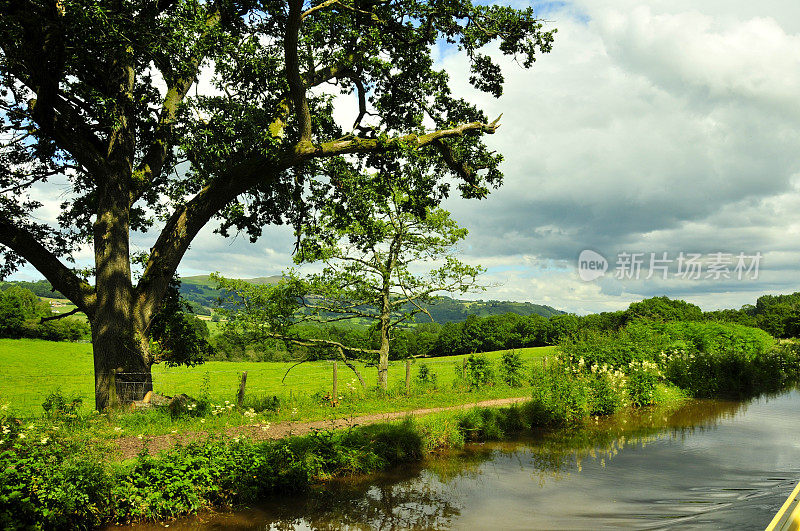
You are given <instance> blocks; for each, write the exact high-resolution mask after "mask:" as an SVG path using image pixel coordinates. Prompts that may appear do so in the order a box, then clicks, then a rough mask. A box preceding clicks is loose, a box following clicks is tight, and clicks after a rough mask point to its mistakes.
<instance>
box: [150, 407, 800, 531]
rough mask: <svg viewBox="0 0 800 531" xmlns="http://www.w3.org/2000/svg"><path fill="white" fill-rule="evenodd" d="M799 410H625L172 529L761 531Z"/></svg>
mask: <svg viewBox="0 0 800 531" xmlns="http://www.w3.org/2000/svg"><path fill="white" fill-rule="evenodd" d="M798 406H800V395H798V393H796V392H791V393H787V394H784V395H782V396H779V397H772V398H763V399H760V400H756V401H753V402H751V403H742V402H733V401H711V400H704V401H693V402H690V403H687V404H685V405H682V406H680V407H673V408H663V407H662V408H654V409H647V410H640V411H628V412H625V413H623V414H619V415H616V416H613V417H609V418H598V419H592V420H591V421H590V422H589V423H588V425H587V426H586V428H585V429H581V430H572V431H557V432H549V433H544V432H543V433H538V434H534V435H533V436H531V437H529V438H527V439H525V440H519V441H514V442H502V443H491V444H472V445H468V446H467V448H465V449H464V450H463V451H459V452H453V453H450V454H447V455H441V456H438V457H436V458H433V459H430V460H428V461H427V462H425V463H423V464H421V465H418V466H406V467H403V468H402V469H398V470H394V471H391V472H389V473H384V474H380V475H375V476H370V477H364V478H359V479H357V480H348V481H339V482H334V483H330V484H328V485H326V487H325V488H324V489H321V490H319V491H315V492H311V493H310V494H308V495H307V496H304V497H301V498H297V497H292V498H274V499H272V500H270V501H269V502H267V503H264V504H262V505H260V506H259V507H257V508H253V509H248V510H246V511H242V512H238V513H233V514H225V515H216V516H213V517H208V516H207V517H202V518H200V517H198V518H194V519H191V520H185V521H182V522H177V523H174V524H173V525H171V527H172V528H175V527H177V528H178V529H342V528H348V529H438V528H490V527H494V528H502V529H510V528H569V529H575V528H582V529H585V528H593V529H596V528H601V527H606V526H608V527H617V526H625V527H634V528H663V527H671V526H679V527H681V528H685V527H690V528H691V527H699V528H706V527H723V528H763V527H764V526H765V525H766V523H767V522H768V521H769V518H770V517H771V515H772V514H773V513H774V511H775V510H777V508H778V507H779V506H780V504H781V503H782V502H783V500H784V499H785V496H786V495H787V494H788V492H789V491H790V490H791V488H792V487H793V484H794V483H795V482H796V481H797V476H798V475H800V468H798V464H799V463H800V445H798V444H797V443H796V442H795V439H796V438H795V436H794V435H795V434H796V433H798V432H800V416H798V415H797V411H798ZM143 529H145V528H143Z"/></svg>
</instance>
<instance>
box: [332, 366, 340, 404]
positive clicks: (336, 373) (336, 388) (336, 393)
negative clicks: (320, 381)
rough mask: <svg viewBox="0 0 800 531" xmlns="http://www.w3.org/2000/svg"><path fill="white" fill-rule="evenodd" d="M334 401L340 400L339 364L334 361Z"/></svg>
mask: <svg viewBox="0 0 800 531" xmlns="http://www.w3.org/2000/svg"><path fill="white" fill-rule="evenodd" d="M331 399H332V400H339V364H338V362H337V361H336V360H333V396H332V397H331Z"/></svg>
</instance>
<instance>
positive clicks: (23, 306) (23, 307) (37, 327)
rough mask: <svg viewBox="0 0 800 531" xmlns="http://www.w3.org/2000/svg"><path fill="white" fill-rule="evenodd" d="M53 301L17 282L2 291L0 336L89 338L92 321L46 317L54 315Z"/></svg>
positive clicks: (63, 339)
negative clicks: (40, 298) (45, 319)
mask: <svg viewBox="0 0 800 531" xmlns="http://www.w3.org/2000/svg"><path fill="white" fill-rule="evenodd" d="M53 316H54V314H53V312H52V310H51V308H50V305H49V304H47V303H46V302H42V301H40V300H39V297H38V296H36V295H35V294H34V293H33V292H32V291H31V290H29V289H27V288H23V287H20V286H18V285H15V284H11V285H8V286H7V287H6V289H4V290H3V291H0V337H9V338H23V337H25V338H37V339H47V340H50V341H77V340H80V339H89V337H90V332H89V325H88V323H87V322H86V321H85V320H84V319H81V318H79V317H64V318H62V319H55V320H48V321H42V318H49V317H53Z"/></svg>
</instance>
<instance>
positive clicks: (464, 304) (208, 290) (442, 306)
mask: <svg viewBox="0 0 800 531" xmlns="http://www.w3.org/2000/svg"><path fill="white" fill-rule="evenodd" d="M280 279H281V277H280V276H278V275H276V276H271V277H258V278H246V279H243V280H245V281H247V282H251V283H253V284H274V283H276V282H278V281H279V280H280ZM181 296H182V297H183V298H184V299H186V300H187V301H189V303H190V304H191V305H192V308H193V309H194V311H195V313H199V314H208V313H210V310H211V308H213V307H214V305H215V304H216V301H217V299H218V298H219V297H220V296H221V292H220V291H219V290H217V289H215V288H214V283H213V282H212V281H211V279H210V278H209V276H208V275H197V276H192V277H182V278H181ZM427 310H428V311H429V312H431V316H433V319H434V320H435V321H436V322H437V323H440V324H443V323H447V322H452V321H463V320H465V319H466V318H467V316H468V315H472V314H474V315H477V316H479V317H488V316H490V315H502V314H504V313H516V314H519V315H533V314H537V315H541V316H543V317H551V316H553V315H560V314H563V313H565V312H562V311H561V310H557V309H555V308H553V307H552V306H544V305H541V304H533V303H530V302H512V301H493V300H492V301H482V300H480V301H465V300H459V299H453V298H450V297H442V298H441V300H439V301H437V302H436V304H431V305H428V307H427ZM420 320H421V321H422V319H420ZM425 320H427V317H425Z"/></svg>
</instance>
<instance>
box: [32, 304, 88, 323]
mask: <svg viewBox="0 0 800 531" xmlns="http://www.w3.org/2000/svg"><path fill="white" fill-rule="evenodd" d="M80 311H81V310H80V308H74V309H72V310H70V311H68V312H65V313H60V314H58V315H52V316H50V317H42V318H41V319H39V324H42V323H45V322H47V321H55V320H56V319H63V318H64V317H69V316H70V315H75V314H76V313H78V312H80Z"/></svg>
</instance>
